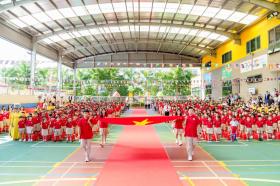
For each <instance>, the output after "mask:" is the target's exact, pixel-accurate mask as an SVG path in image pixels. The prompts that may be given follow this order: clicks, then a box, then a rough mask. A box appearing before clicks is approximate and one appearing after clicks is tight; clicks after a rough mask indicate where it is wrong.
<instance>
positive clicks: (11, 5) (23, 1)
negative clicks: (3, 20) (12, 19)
mask: <svg viewBox="0 0 280 186" xmlns="http://www.w3.org/2000/svg"><path fill="white" fill-rule="evenodd" d="M39 1H44V0H21V1H16V0H15V1H11V3H8V4H5V5H2V6H1V7H0V14H1V13H3V12H5V11H8V10H10V9H12V8H15V7H19V6H22V5H25V4H28V3H36V2H39Z"/></svg>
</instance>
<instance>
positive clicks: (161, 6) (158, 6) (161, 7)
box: [153, 3, 165, 12]
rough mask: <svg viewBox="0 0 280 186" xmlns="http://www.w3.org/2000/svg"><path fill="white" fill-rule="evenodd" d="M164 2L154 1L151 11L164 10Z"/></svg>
mask: <svg viewBox="0 0 280 186" xmlns="http://www.w3.org/2000/svg"><path fill="white" fill-rule="evenodd" d="M164 9H165V3H154V6H153V12H164Z"/></svg>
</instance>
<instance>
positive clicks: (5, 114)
mask: <svg viewBox="0 0 280 186" xmlns="http://www.w3.org/2000/svg"><path fill="white" fill-rule="evenodd" d="M9 108H10V106H9V107H8V109H6V107H4V108H3V130H4V131H5V132H9V124H10V122H9V117H10V110H9Z"/></svg>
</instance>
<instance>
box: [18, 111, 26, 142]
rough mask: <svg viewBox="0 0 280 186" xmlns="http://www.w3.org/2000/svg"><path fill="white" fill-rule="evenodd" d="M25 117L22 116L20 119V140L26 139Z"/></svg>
mask: <svg viewBox="0 0 280 186" xmlns="http://www.w3.org/2000/svg"><path fill="white" fill-rule="evenodd" d="M25 122H26V121H25V117H24V116H20V117H19V121H18V131H19V141H25Z"/></svg>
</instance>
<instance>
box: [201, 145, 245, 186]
mask: <svg viewBox="0 0 280 186" xmlns="http://www.w3.org/2000/svg"><path fill="white" fill-rule="evenodd" d="M198 147H199V148H200V149H201V150H202V151H203V152H205V153H206V154H207V155H208V156H210V157H211V158H212V159H214V160H216V159H215V158H214V156H212V155H211V154H210V153H209V152H207V151H206V150H205V149H203V148H202V147H201V146H198ZM218 163H219V164H220V165H221V166H222V167H223V168H224V169H226V170H227V171H229V172H232V171H231V170H230V169H229V168H228V167H227V166H226V164H225V163H224V162H223V161H218ZM232 176H233V177H236V178H239V180H240V181H241V182H242V184H243V185H245V186H248V184H247V183H246V182H245V181H243V180H242V179H241V178H240V176H239V175H237V174H232Z"/></svg>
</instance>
